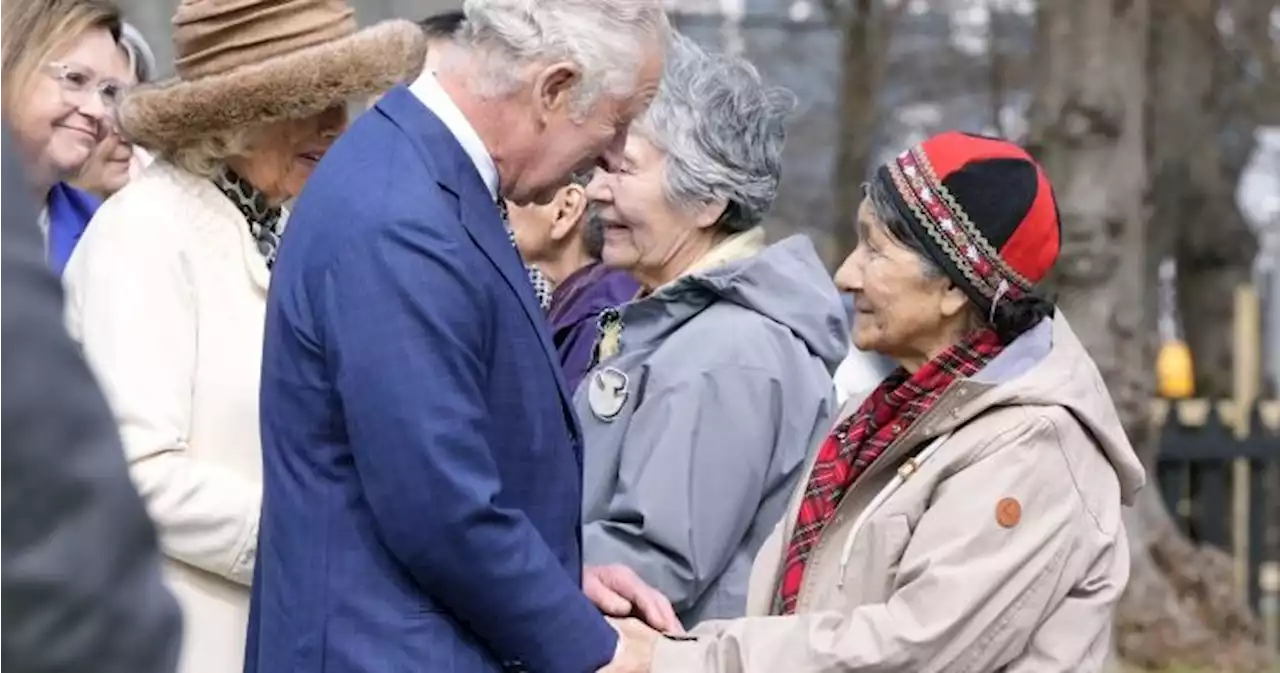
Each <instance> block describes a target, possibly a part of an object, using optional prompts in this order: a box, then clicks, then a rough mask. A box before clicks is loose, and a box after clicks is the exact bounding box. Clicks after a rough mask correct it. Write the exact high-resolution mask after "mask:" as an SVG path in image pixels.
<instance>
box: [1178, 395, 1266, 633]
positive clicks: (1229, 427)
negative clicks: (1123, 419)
mask: <svg viewBox="0 0 1280 673" xmlns="http://www.w3.org/2000/svg"><path fill="white" fill-rule="evenodd" d="M1232 404H1233V403H1230V402H1226V403H1217V404H1214V403H1210V402H1209V401H1208V400H1187V401H1183V402H1178V403H1174V404H1172V405H1168V406H1162V407H1161V411H1160V412H1158V413H1161V414H1162V415H1163V417H1164V423H1163V430H1162V433H1161V443H1160V455H1159V459H1158V462H1157V470H1156V471H1157V474H1156V481H1157V482H1158V484H1159V487H1160V491H1161V495H1162V496H1163V498H1164V501H1165V504H1166V505H1167V506H1168V507H1169V511H1170V512H1171V513H1172V514H1173V517H1174V520H1175V521H1176V522H1177V524H1178V526H1179V527H1180V528H1181V529H1182V531H1183V532H1184V533H1186V534H1187V535H1188V536H1189V537H1190V538H1191V539H1193V540H1195V541H1197V542H1200V543H1204V544H1211V545H1214V546H1216V547H1219V548H1220V549H1222V550H1224V551H1226V552H1228V553H1230V554H1232V555H1233V556H1235V557H1236V562H1237V564H1239V565H1240V569H1241V570H1242V571H1243V577H1242V578H1241V579H1242V581H1243V582H1242V586H1243V588H1244V591H1245V592H1246V594H1247V597H1248V600H1249V604H1250V605H1251V606H1253V608H1254V610H1255V611H1257V612H1258V614H1259V615H1260V616H1261V617H1262V618H1263V623H1264V626H1265V628H1266V629H1267V631H1268V633H1267V638H1268V641H1269V642H1270V643H1272V644H1273V645H1274V644H1276V643H1280V401H1267V402H1262V403H1259V404H1255V405H1253V406H1252V407H1251V408H1250V409H1249V419H1248V420H1249V422H1248V425H1247V428H1242V427H1239V426H1238V424H1237V423H1236V422H1235V419H1236V418H1237V416H1236V413H1235V410H1234V408H1233V406H1232Z"/></svg>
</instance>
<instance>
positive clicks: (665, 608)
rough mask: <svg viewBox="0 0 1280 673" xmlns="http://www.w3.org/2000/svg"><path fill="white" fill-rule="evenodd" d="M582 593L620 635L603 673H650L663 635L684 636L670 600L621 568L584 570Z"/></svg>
mask: <svg viewBox="0 0 1280 673" xmlns="http://www.w3.org/2000/svg"><path fill="white" fill-rule="evenodd" d="M582 591H583V593H585V594H586V595H587V598H589V599H591V602H592V603H595V604H596V607H598V608H600V611H601V612H604V613H605V614H606V615H608V617H607V619H608V620H609V624H610V626H612V627H613V628H614V629H615V630H617V632H618V649H617V651H616V652H615V653H614V657H613V661H611V662H609V665H607V666H605V667H604V668H602V669H600V671H601V673H649V669H650V666H651V664H652V663H653V648H654V644H655V643H656V642H657V640H658V638H659V637H660V636H661V634H663V633H684V627H683V626H681V625H680V620H679V619H678V618H677V617H676V612H675V610H674V609H673V608H672V607H671V601H669V600H667V597H666V596H663V595H662V593H661V592H659V591H658V590H657V589H654V588H653V587H651V586H649V585H648V584H645V583H644V580H641V579H640V577H639V576H637V575H636V574H635V572H633V571H632V570H631V569H630V568H627V567H626V566H621V565H607V566H589V567H587V568H585V569H584V570H583V578H582Z"/></svg>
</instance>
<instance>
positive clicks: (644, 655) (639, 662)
mask: <svg viewBox="0 0 1280 673" xmlns="http://www.w3.org/2000/svg"><path fill="white" fill-rule="evenodd" d="M609 625H610V626H612V627H613V628H614V629H615V630H617V632H618V649H617V650H616V651H615V652H614V654H613V661H611V662H609V665H608V666H605V667H604V668H602V669H600V671H599V673H649V669H650V667H652V666H653V644H654V642H655V641H657V640H658V638H661V637H662V636H661V634H659V633H658V632H657V631H654V630H653V629H651V628H649V627H648V626H647V625H645V623H644V622H642V621H640V620H639V619H634V618H632V619H612V618H609Z"/></svg>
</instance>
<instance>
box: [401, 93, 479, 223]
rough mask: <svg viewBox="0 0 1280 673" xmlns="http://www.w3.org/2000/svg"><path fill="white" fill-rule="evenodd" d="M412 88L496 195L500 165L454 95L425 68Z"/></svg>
mask: <svg viewBox="0 0 1280 673" xmlns="http://www.w3.org/2000/svg"><path fill="white" fill-rule="evenodd" d="M409 92H410V93H412V94H413V95H414V96H416V97H417V98H418V100H420V101H422V104H423V105H425V106H427V109H428V110H431V111H432V112H433V113H435V115H436V116H437V117H439V118H440V121H441V122H443V123H444V125H445V128H447V129H449V132H450V133H452V134H453V137H454V138H455V139H456V140H457V141H458V144H459V145H462V149H463V151H465V152H466V153H467V156H468V157H471V163H473V164H475V166H476V171H478V172H479V173H480V178H481V179H483V180H484V185H485V187H488V188H489V196H491V197H493V198H494V199H497V198H498V166H497V165H496V164H494V163H493V157H491V156H489V150H487V149H485V146H484V141H483V140H480V134H478V133H476V129H475V127H473V126H472V125H471V122H469V121H467V117H466V115H464V114H462V110H460V109H458V106H457V104H455V103H454V102H453V99H451V98H449V94H448V93H446V92H445V90H444V87H441V86H440V82H438V81H437V80H436V76H435V73H432V72H430V71H427V70H423V71H422V75H420V76H419V77H418V79H416V80H414V82H413V84H410V85H409Z"/></svg>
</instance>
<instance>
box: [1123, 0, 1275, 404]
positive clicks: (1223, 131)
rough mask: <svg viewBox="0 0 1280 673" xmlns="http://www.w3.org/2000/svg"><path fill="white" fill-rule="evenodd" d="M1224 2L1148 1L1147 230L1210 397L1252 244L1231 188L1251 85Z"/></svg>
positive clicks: (1224, 359) (1228, 356)
mask: <svg viewBox="0 0 1280 673" xmlns="http://www.w3.org/2000/svg"><path fill="white" fill-rule="evenodd" d="M1221 4H1222V3H1221V2H1220V1H1219V0H1178V1H1177V2H1161V3H1156V4H1155V5H1154V6H1153V8H1152V11H1153V15H1152V34H1151V35H1152V44H1151V59H1150V65H1151V71H1150V75H1151V83H1152V84H1151V91H1152V96H1151V104H1150V116H1149V123H1150V130H1151V132H1150V134H1149V143H1148V144H1149V147H1148V157H1149V163H1150V167H1151V194H1152V206H1153V215H1154V221H1155V222H1156V223H1157V226H1158V229H1159V230H1158V231H1157V232H1154V233H1156V234H1157V238H1158V241H1159V244H1160V247H1161V248H1162V249H1163V250H1164V251H1166V254H1168V253H1171V254H1172V255H1173V256H1174V258H1175V259H1176V260H1177V266H1178V285H1177V289H1178V313H1179V314H1180V315H1181V316H1182V319H1183V327H1184V330H1183V332H1184V334H1185V336H1186V339H1187V345H1188V346H1189V347H1190V348H1191V352H1192V357H1193V359H1194V362H1195V368H1196V369H1195V372H1196V395H1197V396H1199V397H1214V398H1228V397H1230V396H1231V394H1232V337H1231V330H1230V329H1228V326H1229V325H1231V324H1232V317H1233V308H1234V307H1233V303H1232V300H1231V298H1232V296H1233V293H1234V291H1235V288H1236V286H1238V285H1240V284H1241V283H1246V282H1248V281H1249V279H1250V276H1251V272H1252V265H1253V259H1254V256H1255V255H1256V254H1257V249H1258V245H1257V241H1256V239H1255V237H1254V235H1253V232H1252V231H1251V230H1250V229H1249V226H1248V224H1247V223H1246V222H1245V219H1244V216H1243V214H1242V213H1241V212H1240V209H1239V207H1238V206H1237V205H1236V194H1235V192H1236V185H1237V184H1238V183H1239V177H1240V173H1241V172H1242V171H1243V169H1244V166H1245V162H1246V161H1248V159H1249V155H1250V154H1252V151H1253V147H1254V146H1255V145H1256V141H1255V140H1254V138H1253V131H1254V128H1255V125H1254V124H1252V123H1251V122H1250V121H1249V119H1251V117H1252V115H1247V117H1245V116H1244V115H1245V114H1247V112H1246V113H1244V114H1242V111H1243V110H1242V108H1245V107H1247V106H1242V105H1237V103H1238V102H1240V101H1241V99H1242V96H1243V94H1244V93H1245V89H1248V88H1251V87H1249V86H1248V84H1247V83H1246V82H1244V81H1241V80H1242V77H1243V75H1244V68H1242V67H1239V66H1238V65H1237V59H1236V58H1235V55H1234V54H1231V53H1229V52H1227V51H1226V50H1225V49H1224V48H1223V45H1222V42H1221V40H1220V39H1219V38H1218V33H1217V29H1216V28H1215V25H1214V20H1215V16H1216V15H1217V13H1218V12H1219V10H1220V9H1221V7H1220V5H1221ZM1228 125H1230V126H1234V127H1236V128H1228ZM1232 136H1235V138H1234V139H1233V140H1232V142H1233V143H1234V144H1235V147H1233V148H1231V149H1232V151H1231V152H1224V151H1223V150H1224V148H1223V139H1224V138H1228V137H1232Z"/></svg>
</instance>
